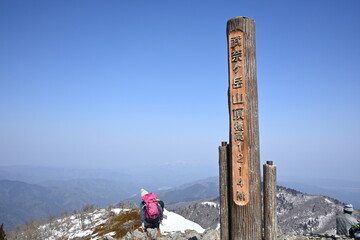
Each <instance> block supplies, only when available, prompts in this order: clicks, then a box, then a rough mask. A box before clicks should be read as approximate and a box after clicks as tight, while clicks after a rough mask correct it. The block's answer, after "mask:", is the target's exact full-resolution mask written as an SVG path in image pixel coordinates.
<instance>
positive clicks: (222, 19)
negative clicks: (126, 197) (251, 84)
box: [0, 0, 360, 179]
mask: <svg viewBox="0 0 360 240" xmlns="http://www.w3.org/2000/svg"><path fill="white" fill-rule="evenodd" d="M235 16H246V17H250V18H253V19H254V20H255V21H256V44H257V74H258V91H259V121H260V148H261V163H264V162H266V161H269V160H272V161H274V163H275V164H276V165H277V166H278V175H279V178H283V177H286V176H292V177H297V178H299V179H301V178H307V177H309V176H319V177H332V178H344V179H351V178H354V177H355V178H356V176H358V169H357V168H356V166H358V164H359V161H360V157H359V156H360V146H359V145H360V144H359V142H360V106H359V103H360V94H359V92H360V60H359V57H360V44H359V43H360V1H359V0H343V1H340V0H316V1H314V0H303V1H289V0H282V1H280V0H276V1H267V0H263V1H258V0H252V1H250V0H248V1H240V0H238V1H213V0H206V1H205V0H191V1H190V0H185V1H172V0H167V1H165V0H164V1H163V0H154V1H149V0H143V1H120V0H116V1H115V0H107V1H100V0H97V1H94V0H77V1H72V0H71V1H70V0H62V1H49V0H33V1H28V0H1V1H0V165H18V164H27V165H41V166H42V165H45V166H61V167H87V168H109V169H115V170H116V169H126V170H127V171H128V172H137V170H138V169H139V168H145V166H147V165H150V166H151V167H150V168H154V169H157V170H165V169H171V170H172V171H173V174H174V175H184V176H186V173H190V172H191V174H192V175H193V178H201V177H206V176H214V175H217V173H218V146H219V145H220V143H221V141H227V140H228V132H229V130H228V128H229V127H228V112H227V111H228V108H227V87H228V76H227V46H226V22H227V20H229V19H230V18H232V17H235ZM195 170H196V171H197V173H195V174H193V172H194V171H195ZM154 172H156V170H154ZM158 174H161V173H158Z"/></svg>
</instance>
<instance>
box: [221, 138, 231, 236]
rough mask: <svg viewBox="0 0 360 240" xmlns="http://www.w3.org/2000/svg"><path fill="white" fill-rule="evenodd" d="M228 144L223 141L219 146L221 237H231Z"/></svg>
mask: <svg viewBox="0 0 360 240" xmlns="http://www.w3.org/2000/svg"><path fill="white" fill-rule="evenodd" d="M227 155H228V144H227V142H222V143H221V146H220V147H219V171H220V172H219V181H220V182H219V184H220V239H221V240H228V239H229V204H228V201H229V200H228V198H229V195H228V182H229V174H228V157H227Z"/></svg>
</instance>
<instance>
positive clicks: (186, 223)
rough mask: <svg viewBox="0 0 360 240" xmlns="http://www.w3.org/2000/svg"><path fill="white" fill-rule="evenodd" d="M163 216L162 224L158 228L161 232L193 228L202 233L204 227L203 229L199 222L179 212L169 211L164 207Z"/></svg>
mask: <svg viewBox="0 0 360 240" xmlns="http://www.w3.org/2000/svg"><path fill="white" fill-rule="evenodd" d="M164 215H165V216H166V218H164V220H163V222H162V224H161V225H160V230H161V232H162V233H165V234H166V233H169V232H175V231H181V232H185V230H195V231H197V232H198V233H203V232H204V231H205V229H203V228H202V227H201V226H200V225H199V224H197V223H194V222H192V221H190V220H188V219H186V218H184V217H183V216H180V215H179V214H176V213H174V212H169V211H167V210H166V209H164Z"/></svg>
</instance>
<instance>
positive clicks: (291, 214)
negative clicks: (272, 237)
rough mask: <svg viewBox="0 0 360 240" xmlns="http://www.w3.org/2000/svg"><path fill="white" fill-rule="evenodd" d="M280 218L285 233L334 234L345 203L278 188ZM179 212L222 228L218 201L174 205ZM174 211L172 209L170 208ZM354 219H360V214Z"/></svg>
mask: <svg viewBox="0 0 360 240" xmlns="http://www.w3.org/2000/svg"><path fill="white" fill-rule="evenodd" d="M277 203H278V206H277V218H278V223H279V224H278V225H279V227H280V229H281V230H282V232H284V233H293V234H310V233H315V234H317V233H331V234H335V227H336V222H335V219H336V215H337V214H339V213H341V212H342V208H343V203H341V202H339V201H337V200H336V199H332V198H329V197H326V196H320V195H310V194H304V193H301V192H298V191H296V190H293V189H289V188H285V187H278V188H277ZM175 206H178V207H175V208H174V209H175V210H176V212H177V213H178V214H180V215H182V216H184V217H185V218H187V219H189V220H191V221H194V222H197V223H199V224H200V225H201V226H202V227H203V228H208V227H211V228H216V227H217V226H218V224H219V198H217V199H214V200H213V201H211V202H209V201H206V202H203V201H200V202H196V203H191V204H187V205H179V204H177V205H175ZM170 207H173V206H170ZM353 215H354V216H355V217H357V218H358V219H359V218H360V211H359V210H356V209H355V211H354V213H353Z"/></svg>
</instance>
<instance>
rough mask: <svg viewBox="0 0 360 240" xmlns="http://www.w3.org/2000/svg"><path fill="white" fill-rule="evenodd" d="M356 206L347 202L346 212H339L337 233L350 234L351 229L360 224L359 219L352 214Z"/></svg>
mask: <svg viewBox="0 0 360 240" xmlns="http://www.w3.org/2000/svg"><path fill="white" fill-rule="evenodd" d="M353 211H354V208H353V206H352V205H351V204H346V205H345V206H344V212H343V213H342V214H339V215H338V216H337V218H336V234H337V235H345V236H348V237H349V236H350V234H349V229H350V228H351V227H352V226H354V225H356V224H358V221H357V220H356V219H355V218H354V217H353V216H351V214H352V212H353Z"/></svg>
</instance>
